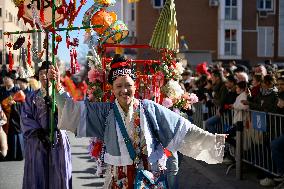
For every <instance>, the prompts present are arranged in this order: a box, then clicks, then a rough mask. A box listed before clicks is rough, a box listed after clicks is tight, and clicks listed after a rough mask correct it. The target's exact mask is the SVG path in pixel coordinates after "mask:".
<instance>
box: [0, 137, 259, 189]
mask: <svg viewBox="0 0 284 189" xmlns="http://www.w3.org/2000/svg"><path fill="white" fill-rule="evenodd" d="M69 136H70V142H71V145H72V164H73V188H74V189H81V188H82V189H83V188H98V189H99V188H102V186H103V182H104V179H103V178H98V177H96V175H95V171H96V169H95V162H94V161H93V160H91V159H90V157H89V155H88V152H87V146H88V144H89V139H88V138H75V137H74V135H73V134H70V135H69ZM23 168H24V161H9V162H0V189H21V185H22V177H23ZM225 172H226V166H225V165H207V164H205V163H203V162H199V161H195V160H193V159H191V158H187V157H186V158H184V159H183V161H182V163H181V167H180V172H179V185H180V189H219V188H220V189H241V188H242V189H251V188H253V189H261V188H263V187H260V186H259V184H258V181H257V179H256V172H255V170H254V169H250V168H246V167H245V168H244V178H245V179H244V180H241V181H238V180H236V179H235V176H234V170H232V171H231V172H230V173H229V175H227V176H226V175H225Z"/></svg>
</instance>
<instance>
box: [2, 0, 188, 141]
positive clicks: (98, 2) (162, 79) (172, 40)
mask: <svg viewBox="0 0 284 189" xmlns="http://www.w3.org/2000/svg"><path fill="white" fill-rule="evenodd" d="M129 2H130V3H133V2H138V0H129ZM14 3H15V5H16V6H17V7H18V8H19V11H18V18H23V19H24V21H25V22H26V23H30V24H31V25H32V26H33V27H34V28H35V29H33V30H28V31H20V32H19V31H17V32H6V33H5V34H6V35H10V34H21V33H34V32H44V33H46V40H45V42H46V43H48V41H49V35H50V34H51V36H52V37H51V41H52V42H51V43H52V44H51V52H52V56H51V58H52V64H53V65H55V58H54V56H55V55H56V54H57V51H58V44H59V43H60V42H62V37H61V36H60V34H59V32H62V31H66V45H67V48H68V49H69V51H70V71H69V72H67V74H66V76H65V77H64V78H63V79H62V81H63V84H64V86H65V89H66V90H67V91H68V92H69V93H70V94H71V95H72V96H73V98H74V99H75V100H82V99H83V98H84V96H85V95H86V93H87V96H88V98H89V99H90V100H92V101H107V100H108V101H111V100H112V98H113V96H112V94H111V90H110V86H109V85H108V84H107V82H106V77H107V74H108V73H107V70H108V65H109V63H110V62H111V58H107V57H105V52H106V49H107V48H116V47H119V48H136V49H141V48H147V49H149V48H152V49H155V50H157V51H158V52H159V53H160V54H161V57H162V58H161V60H131V59H130V60H129V63H130V64H132V65H133V67H134V68H135V69H137V80H136V87H137V92H136V94H135V97H136V98H147V99H152V100H154V101H156V102H158V103H161V104H162V102H163V101H164V98H169V97H168V96H167V94H166V93H164V92H163V90H161V89H162V87H163V86H167V83H168V82H169V81H170V80H171V79H173V80H177V79H179V76H180V74H181V73H182V71H183V70H182V66H181V64H180V63H178V62H176V61H175V54H176V52H177V51H178V43H177V35H178V32H177V22H176V12H175V5H174V1H173V0H167V1H166V3H165V5H164V8H163V10H162V11H161V15H160V18H159V19H158V22H157V24H156V26H155V30H154V32H153V35H152V38H151V40H150V43H149V45H121V44H119V43H121V42H122V41H123V40H124V39H125V38H126V37H127V36H128V33H129V31H128V28H127V26H126V25H125V24H124V23H123V22H122V21H121V20H118V19H117V15H116V13H115V12H109V11H108V7H109V6H111V5H114V4H115V3H116V2H115V0H94V4H93V5H92V6H91V7H90V8H89V9H88V10H87V11H86V12H85V13H84V16H83V21H82V27H74V26H73V22H74V20H75V18H76V17H77V15H78V14H79V12H80V10H81V8H82V6H84V5H85V3H86V0H81V1H80V2H79V6H76V1H75V0H71V1H70V2H69V3H68V4H67V3H66V2H65V0H14ZM64 21H67V28H60V27H59V24H60V23H63V22H64ZM74 30H85V31H86V34H85V35H86V36H87V40H86V41H89V47H91V48H90V49H91V51H92V55H93V57H92V58H91V60H90V61H89V67H90V68H91V69H90V70H89V73H88V81H87V83H76V82H74V80H72V76H73V75H76V74H78V73H79V64H78V59H77V51H76V48H77V47H78V43H79V41H78V38H72V39H71V37H70V36H69V31H74ZM7 46H8V47H9V48H12V46H13V45H12V44H7ZM29 49H30V47H29ZM45 49H46V51H45V52H46V57H48V51H50V50H48V45H47V44H46V47H45ZM40 53H42V52H40ZM41 56H42V55H41ZM11 59H12V58H11ZM46 59H47V60H48V58H46ZM52 86H53V89H54V87H55V83H54V82H52ZM51 96H52V99H55V92H54V90H53V91H52V95H51ZM186 98H187V97H185V98H184V99H186ZM171 100H172V101H174V102H178V101H177V100H175V99H171ZM174 102H173V106H174V107H175V106H178V105H174V104H177V103H174ZM182 102H183V103H179V104H183V106H185V105H186V104H188V99H187V101H182ZM191 103H192V102H191ZM51 112H52V113H51V119H50V120H51V121H50V122H51V126H50V127H51V133H53V130H54V125H53V120H52V119H53V114H54V112H55V102H54V100H53V103H52V107H51ZM50 139H51V140H52V135H51V138H50Z"/></svg>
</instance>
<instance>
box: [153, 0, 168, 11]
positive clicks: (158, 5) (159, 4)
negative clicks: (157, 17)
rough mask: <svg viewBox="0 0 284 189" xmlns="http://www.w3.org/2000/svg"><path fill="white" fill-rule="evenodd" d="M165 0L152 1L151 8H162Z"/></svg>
mask: <svg viewBox="0 0 284 189" xmlns="http://www.w3.org/2000/svg"><path fill="white" fill-rule="evenodd" d="M164 4H165V0H153V7H154V8H155V9H161V8H163V7H164Z"/></svg>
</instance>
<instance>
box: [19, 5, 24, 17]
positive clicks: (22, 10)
mask: <svg viewBox="0 0 284 189" xmlns="http://www.w3.org/2000/svg"><path fill="white" fill-rule="evenodd" d="M18 8H19V11H18V20H20V18H22V17H23V16H24V13H25V11H24V4H21V5H20V6H18Z"/></svg>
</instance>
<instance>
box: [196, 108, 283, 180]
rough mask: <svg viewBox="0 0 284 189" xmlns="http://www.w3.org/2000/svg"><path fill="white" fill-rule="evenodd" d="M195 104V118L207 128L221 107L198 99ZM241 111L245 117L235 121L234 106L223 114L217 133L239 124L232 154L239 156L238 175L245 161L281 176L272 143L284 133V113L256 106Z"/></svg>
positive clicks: (237, 160)
mask: <svg viewBox="0 0 284 189" xmlns="http://www.w3.org/2000/svg"><path fill="white" fill-rule="evenodd" d="M194 107H195V113H194V115H193V121H194V123H195V124H196V125H197V126H199V127H201V128H204V129H205V124H204V123H205V120H206V119H207V118H209V117H211V116H213V115H216V112H217V108H216V107H214V106H213V107H211V108H209V109H208V111H206V108H204V105H203V104H202V103H197V104H195V105H194ZM204 110H205V111H204ZM241 115H242V121H241V122H239V123H238V124H234V125H233V119H234V110H227V111H225V112H224V113H223V114H222V116H221V124H218V125H216V130H217V133H225V132H226V131H228V130H229V129H230V128H232V127H236V137H235V139H236V148H235V150H234V151H235V152H234V154H232V155H234V157H235V160H236V164H235V166H236V177H237V178H238V179H241V178H242V162H246V163H248V164H250V165H252V166H254V167H257V168H259V169H261V170H263V171H266V172H268V173H270V174H273V175H276V176H278V172H277V168H276V166H275V164H274V163H273V161H272V154H271V148H270V145H271V142H272V141H273V140H274V139H276V138H278V137H279V136H281V135H283V134H284V116H283V115H280V114H272V113H265V112H258V111H253V110H246V111H242V112H241ZM204 118H205V119H204Z"/></svg>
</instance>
